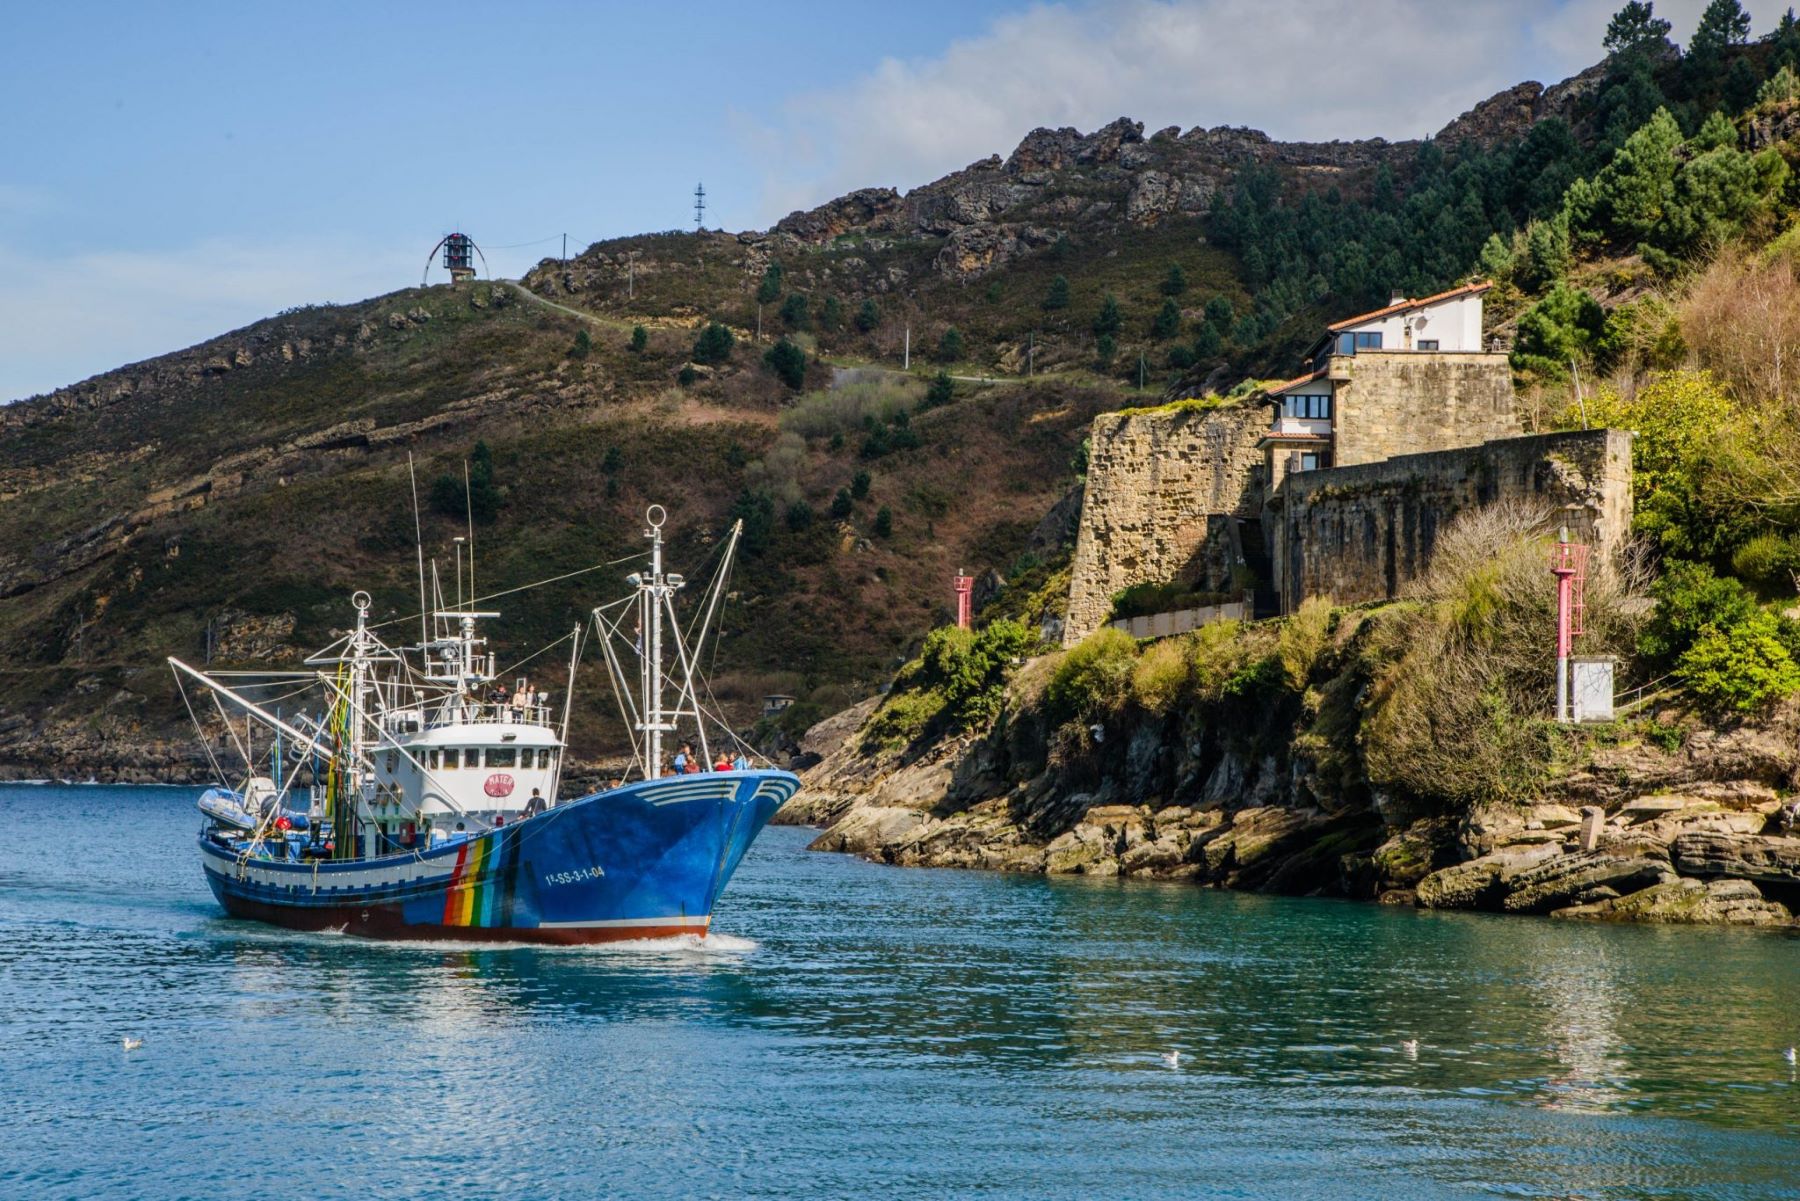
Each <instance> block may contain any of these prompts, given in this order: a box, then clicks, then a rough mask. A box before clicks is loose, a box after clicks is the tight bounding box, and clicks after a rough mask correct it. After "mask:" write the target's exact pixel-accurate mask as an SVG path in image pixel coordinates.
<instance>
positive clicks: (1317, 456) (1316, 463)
mask: <svg viewBox="0 0 1800 1201" xmlns="http://www.w3.org/2000/svg"><path fill="white" fill-rule="evenodd" d="M1329 466H1331V455H1330V454H1329V453H1328V452H1326V451H1322V450H1308V451H1302V452H1301V454H1300V470H1301V471H1317V470H1319V468H1321V467H1329Z"/></svg>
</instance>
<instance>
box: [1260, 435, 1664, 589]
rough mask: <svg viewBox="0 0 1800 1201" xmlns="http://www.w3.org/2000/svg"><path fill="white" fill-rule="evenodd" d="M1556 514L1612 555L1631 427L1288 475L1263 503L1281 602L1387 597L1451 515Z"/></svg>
mask: <svg viewBox="0 0 1800 1201" xmlns="http://www.w3.org/2000/svg"><path fill="white" fill-rule="evenodd" d="M1508 500H1517V501H1525V502H1535V503H1539V504H1542V505H1545V506H1546V507H1548V508H1551V509H1554V510H1565V506H1575V508H1574V509H1568V510H1565V511H1564V512H1562V513H1560V514H1559V519H1560V520H1562V521H1563V522H1564V523H1565V524H1567V525H1568V526H1569V527H1570V532H1571V533H1572V534H1573V535H1574V536H1575V537H1576V538H1577V539H1578V540H1579V541H1583V542H1586V543H1588V544H1589V545H1591V546H1593V547H1594V551H1593V554H1594V556H1595V559H1594V561H1595V563H1596V564H1599V563H1603V562H1612V561H1615V560H1616V556H1617V554H1618V552H1619V550H1620V547H1621V545H1622V540H1623V539H1624V537H1625V535H1626V533H1627V532H1628V531H1629V530H1630V527H1631V435H1630V434H1629V433H1627V432H1626V431H1624V430H1584V431H1580V432H1573V433H1562V434H1538V435H1534V436H1532V437H1526V438H1508V439H1505V440H1502V441H1497V442H1489V443H1487V444H1485V445H1482V446H1475V447H1469V448H1467V449H1462V450H1445V451H1437V452H1435V453H1431V454H1419V455H1404V456H1401V457H1399V458H1394V459H1389V460H1387V461H1385V462H1379V463H1368V464H1364V465H1361V466H1355V467H1335V468H1331V469H1328V470H1324V471H1308V472H1302V473H1300V474H1297V475H1290V476H1288V477H1287V479H1286V481H1285V482H1284V483H1283V484H1282V487H1281V492H1280V495H1279V496H1277V497H1276V498H1275V499H1274V501H1273V502H1272V503H1271V506H1270V517H1271V518H1272V519H1274V520H1273V525H1274V538H1275V543H1276V545H1275V553H1274V555H1273V564H1274V570H1275V575H1276V587H1277V590H1278V591H1279V593H1280V595H1281V603H1282V608H1283V610H1285V611H1290V612H1291V611H1292V610H1293V609H1295V608H1297V607H1298V606H1299V604H1300V602H1301V601H1302V600H1304V599H1306V598H1307V597H1312V596H1326V597H1330V598H1331V599H1332V600H1334V601H1336V602H1338V603H1340V604H1354V603H1357V602H1360V601H1370V600H1385V599H1392V598H1393V597H1395V596H1398V595H1399V592H1400V589H1401V588H1402V586H1404V585H1405V584H1406V582H1407V581H1408V580H1411V579H1412V578H1414V577H1415V576H1417V575H1419V574H1420V573H1421V572H1422V571H1423V570H1424V569H1425V566H1426V564H1428V563H1429V562H1430V560H1431V551H1432V547H1433V545H1434V544H1435V543H1436V540H1437V535H1438V533H1439V531H1441V530H1443V529H1444V528H1445V527H1446V526H1448V525H1449V524H1450V523H1451V521H1453V520H1454V519H1455V518H1456V516H1457V514H1459V513H1462V512H1464V511H1465V510H1468V509H1471V508H1477V507H1481V506H1485V505H1490V504H1494V503H1497V502H1501V501H1508Z"/></svg>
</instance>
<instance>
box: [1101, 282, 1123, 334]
mask: <svg viewBox="0 0 1800 1201" xmlns="http://www.w3.org/2000/svg"><path fill="white" fill-rule="evenodd" d="M1124 328H1125V317H1124V314H1122V313H1120V312H1119V298H1118V297H1116V296H1114V295H1113V294H1112V293H1110V292H1109V293H1107V294H1106V298H1105V299H1103V300H1102V301H1101V302H1100V311H1099V312H1098V313H1096V314H1094V337H1095V338H1106V337H1117V336H1118V333H1119V331H1120V330H1121V329H1124Z"/></svg>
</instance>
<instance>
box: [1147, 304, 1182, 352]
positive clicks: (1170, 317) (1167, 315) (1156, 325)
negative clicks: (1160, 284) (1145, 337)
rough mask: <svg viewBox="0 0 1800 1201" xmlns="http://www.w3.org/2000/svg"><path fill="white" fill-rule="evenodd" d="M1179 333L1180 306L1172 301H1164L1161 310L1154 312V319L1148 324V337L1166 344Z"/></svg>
mask: <svg viewBox="0 0 1800 1201" xmlns="http://www.w3.org/2000/svg"><path fill="white" fill-rule="evenodd" d="M1180 332H1181V306H1180V305H1178V304H1176V303H1175V302H1174V301H1173V300H1165V301H1163V303H1162V308H1160V309H1158V310H1156V317H1155V319H1154V320H1152V321H1151V322H1150V336H1151V337H1152V338H1155V339H1156V340H1157V341H1158V342H1167V341H1168V340H1169V339H1170V338H1173V337H1174V336H1175V335H1176V334H1178V333H1180Z"/></svg>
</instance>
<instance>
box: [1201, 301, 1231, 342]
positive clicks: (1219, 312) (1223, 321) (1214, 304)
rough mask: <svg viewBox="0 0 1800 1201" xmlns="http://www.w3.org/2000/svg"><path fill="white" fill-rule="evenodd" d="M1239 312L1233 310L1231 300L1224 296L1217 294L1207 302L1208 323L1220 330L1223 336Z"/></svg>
mask: <svg viewBox="0 0 1800 1201" xmlns="http://www.w3.org/2000/svg"><path fill="white" fill-rule="evenodd" d="M1236 317H1237V314H1236V313H1235V312H1233V311H1232V308H1231V302H1230V301H1229V300H1226V299H1225V298H1224V297H1223V296H1215V297H1213V298H1212V299H1211V300H1209V301H1207V302H1206V323H1207V324H1208V325H1210V326H1212V327H1213V328H1214V329H1215V330H1217V331H1218V332H1219V336H1220V337H1221V338H1222V337H1224V336H1225V331H1226V330H1228V329H1230V328H1231V323H1232V321H1233V320H1234V319H1235V318H1236Z"/></svg>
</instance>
